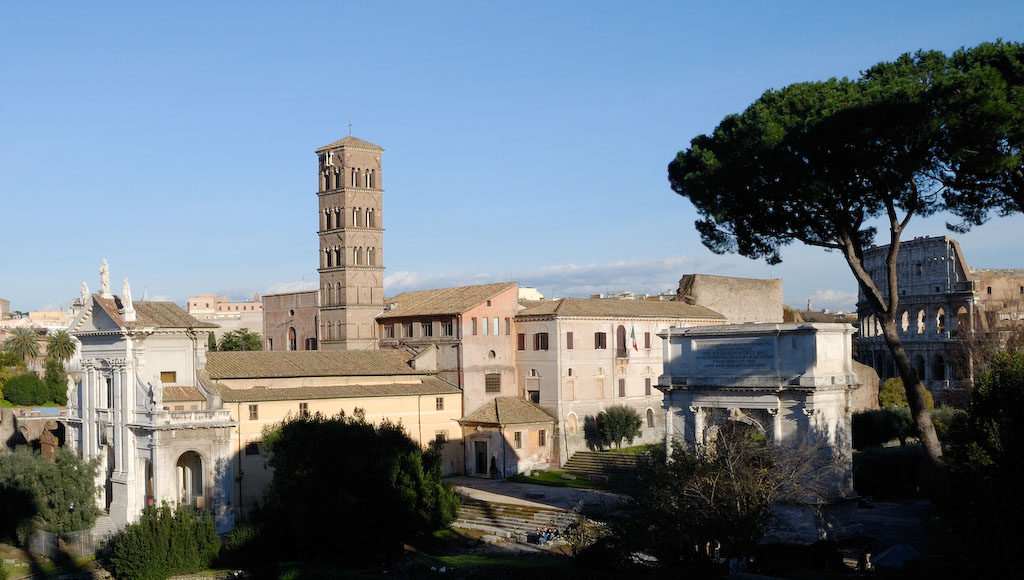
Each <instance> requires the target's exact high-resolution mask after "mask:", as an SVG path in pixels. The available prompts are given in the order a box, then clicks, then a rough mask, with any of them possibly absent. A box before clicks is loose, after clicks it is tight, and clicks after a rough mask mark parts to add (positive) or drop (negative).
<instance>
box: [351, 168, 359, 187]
mask: <svg viewBox="0 0 1024 580" xmlns="http://www.w3.org/2000/svg"><path fill="white" fill-rule="evenodd" d="M357 177H358V171H356V170H355V169H352V187H355V186H356V185H357V184H356V179H357Z"/></svg>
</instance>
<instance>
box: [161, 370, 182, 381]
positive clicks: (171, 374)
mask: <svg viewBox="0 0 1024 580" xmlns="http://www.w3.org/2000/svg"><path fill="white" fill-rule="evenodd" d="M160 382H161V383H176V382H178V373H177V372H176V371H160Z"/></svg>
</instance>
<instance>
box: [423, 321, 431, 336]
mask: <svg viewBox="0 0 1024 580" xmlns="http://www.w3.org/2000/svg"><path fill="white" fill-rule="evenodd" d="M423 336H434V323H433V322H424V323H423Z"/></svg>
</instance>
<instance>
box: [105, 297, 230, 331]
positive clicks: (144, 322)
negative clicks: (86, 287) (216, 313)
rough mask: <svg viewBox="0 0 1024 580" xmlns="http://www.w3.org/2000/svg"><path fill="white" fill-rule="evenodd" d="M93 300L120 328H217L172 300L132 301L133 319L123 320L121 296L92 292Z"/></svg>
mask: <svg viewBox="0 0 1024 580" xmlns="http://www.w3.org/2000/svg"><path fill="white" fill-rule="evenodd" d="M93 300H95V302H96V304H97V305H98V306H99V307H100V308H102V309H103V311H104V312H106V313H107V316H109V317H110V319H111V320H113V321H114V323H115V324H117V325H118V326H120V327H121V328H218V326H217V325H216V324H213V323H210V322H202V321H200V320H196V318H194V317H193V316H192V315H191V314H189V313H188V312H185V311H184V310H182V309H181V307H180V306H178V305H177V304H175V303H173V302H157V301H153V300H139V301H137V302H133V303H132V307H133V308H135V321H134V322H125V321H124V319H123V318H121V313H120V310H121V308H122V307H123V302H122V301H121V297H119V296H113V297H111V298H103V297H101V296H100V295H99V294H94V295H93Z"/></svg>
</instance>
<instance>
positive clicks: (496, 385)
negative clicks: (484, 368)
mask: <svg viewBox="0 0 1024 580" xmlns="http://www.w3.org/2000/svg"><path fill="white" fill-rule="evenodd" d="M484 392H486V393H500V392H501V373H487V374H486V375H484Z"/></svg>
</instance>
